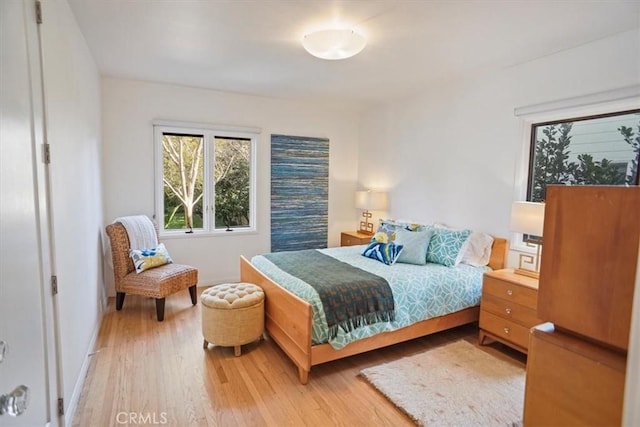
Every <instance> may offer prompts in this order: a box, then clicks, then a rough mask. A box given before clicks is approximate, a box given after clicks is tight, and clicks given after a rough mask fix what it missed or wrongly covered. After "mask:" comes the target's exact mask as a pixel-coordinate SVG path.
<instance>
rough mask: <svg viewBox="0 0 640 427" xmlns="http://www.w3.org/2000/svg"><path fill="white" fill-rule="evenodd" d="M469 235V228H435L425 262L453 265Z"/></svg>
mask: <svg viewBox="0 0 640 427" xmlns="http://www.w3.org/2000/svg"><path fill="white" fill-rule="evenodd" d="M470 235H471V230H447V229H444V228H435V229H434V230H433V236H431V241H430V242H429V249H428V250H427V262H433V263H436V264H442V265H445V266H447V267H453V266H455V265H456V259H457V258H458V253H460V249H462V245H463V244H464V242H465V241H466V240H467V239H468V238H469V236H470Z"/></svg>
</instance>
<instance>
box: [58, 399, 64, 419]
mask: <svg viewBox="0 0 640 427" xmlns="http://www.w3.org/2000/svg"><path fill="white" fill-rule="evenodd" d="M63 415H64V399H63V398H59V399H58V416H60V417H61V416H63Z"/></svg>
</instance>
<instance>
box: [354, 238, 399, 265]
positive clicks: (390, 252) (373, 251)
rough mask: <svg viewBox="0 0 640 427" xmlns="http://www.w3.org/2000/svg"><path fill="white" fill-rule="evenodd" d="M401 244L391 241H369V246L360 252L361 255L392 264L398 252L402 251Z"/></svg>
mask: <svg viewBox="0 0 640 427" xmlns="http://www.w3.org/2000/svg"><path fill="white" fill-rule="evenodd" d="M402 249H403V246H402V245H396V244H393V243H381V242H371V243H370V244H369V246H367V248H366V249H365V250H364V252H362V255H364V256H366V257H367V258H371V259H375V260H377V261H380V262H382V263H384V264H387V265H393V264H394V263H395V262H396V260H397V259H398V256H399V255H400V253H402Z"/></svg>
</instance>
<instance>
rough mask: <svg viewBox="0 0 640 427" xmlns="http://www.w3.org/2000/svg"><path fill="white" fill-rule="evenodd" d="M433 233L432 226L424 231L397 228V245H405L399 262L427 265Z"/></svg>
mask: <svg viewBox="0 0 640 427" xmlns="http://www.w3.org/2000/svg"><path fill="white" fill-rule="evenodd" d="M432 234H433V229H432V228H427V229H424V230H422V231H409V230H406V229H404V228H401V229H399V230H396V240H395V244H396V245H402V246H404V249H403V250H402V253H401V254H400V256H399V257H398V262H402V263H405V264H416V265H425V264H426V263H427V249H428V248H429V241H430V240H431V235H432Z"/></svg>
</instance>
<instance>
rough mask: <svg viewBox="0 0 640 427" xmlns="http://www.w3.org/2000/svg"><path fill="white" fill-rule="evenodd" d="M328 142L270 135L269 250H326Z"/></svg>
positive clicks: (322, 139) (318, 139) (321, 139)
mask: <svg viewBox="0 0 640 427" xmlns="http://www.w3.org/2000/svg"><path fill="white" fill-rule="evenodd" d="M328 210H329V140H328V139H326V138H310V137H301V136H287V135H271V251H272V252H280V251H292V250H302V249H320V248H326V247H327V230H328Z"/></svg>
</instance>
